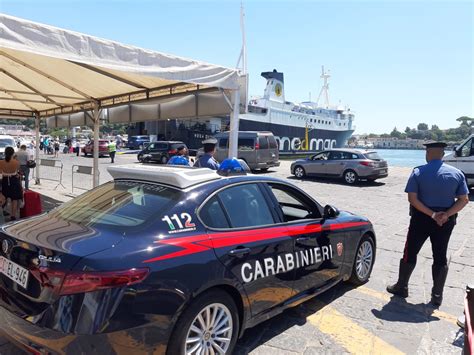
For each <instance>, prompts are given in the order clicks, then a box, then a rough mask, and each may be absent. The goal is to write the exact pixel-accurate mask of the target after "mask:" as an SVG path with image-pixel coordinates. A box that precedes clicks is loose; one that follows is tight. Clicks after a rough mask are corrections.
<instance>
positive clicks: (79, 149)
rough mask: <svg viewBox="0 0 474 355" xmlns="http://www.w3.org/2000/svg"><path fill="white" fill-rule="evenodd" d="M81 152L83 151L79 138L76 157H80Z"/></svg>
mask: <svg viewBox="0 0 474 355" xmlns="http://www.w3.org/2000/svg"><path fill="white" fill-rule="evenodd" d="M80 153H81V143H80V142H79V139H76V157H78V156H79V154H80Z"/></svg>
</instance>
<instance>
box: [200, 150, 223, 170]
mask: <svg viewBox="0 0 474 355" xmlns="http://www.w3.org/2000/svg"><path fill="white" fill-rule="evenodd" d="M194 166H196V167H199V168H209V169H212V170H219V163H218V162H217V161H216V159H214V157H213V156H212V155H211V154H204V155H201V156H200V157H199V159H198V160H197V161H196V163H195V164H194Z"/></svg>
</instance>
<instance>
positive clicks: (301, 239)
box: [296, 236, 310, 243]
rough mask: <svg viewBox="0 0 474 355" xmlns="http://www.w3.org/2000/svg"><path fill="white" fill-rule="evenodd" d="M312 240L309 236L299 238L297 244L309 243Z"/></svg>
mask: <svg viewBox="0 0 474 355" xmlns="http://www.w3.org/2000/svg"><path fill="white" fill-rule="evenodd" d="M309 239H310V238H309V237H308V236H304V237H299V238H296V242H298V243H301V242H306V241H308V240H309Z"/></svg>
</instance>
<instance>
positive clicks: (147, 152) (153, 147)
mask: <svg viewBox="0 0 474 355" xmlns="http://www.w3.org/2000/svg"><path fill="white" fill-rule="evenodd" d="M181 146H184V147H186V144H184V143H183V142H180V141H158V142H152V143H150V144H148V145H147V146H146V147H145V148H144V149H143V150H141V151H140V152H139V153H138V154H137V159H138V161H139V162H142V163H150V162H158V163H161V164H166V163H168V160H170V159H171V157H173V156H175V155H176V153H177V152H178V148H179V147H181ZM186 149H187V147H186Z"/></svg>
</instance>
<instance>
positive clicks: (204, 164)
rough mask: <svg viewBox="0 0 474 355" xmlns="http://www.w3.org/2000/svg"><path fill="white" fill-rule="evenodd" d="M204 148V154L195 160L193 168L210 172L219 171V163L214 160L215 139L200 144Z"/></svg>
mask: <svg viewBox="0 0 474 355" xmlns="http://www.w3.org/2000/svg"><path fill="white" fill-rule="evenodd" d="M202 144H203V147H204V154H203V155H201V156H200V157H199V159H198V160H196V163H194V167H198V168H209V169H212V170H219V163H218V162H217V160H216V159H214V154H215V153H216V144H217V139H214V138H209V139H206V140H205V141H203V142H202Z"/></svg>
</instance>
